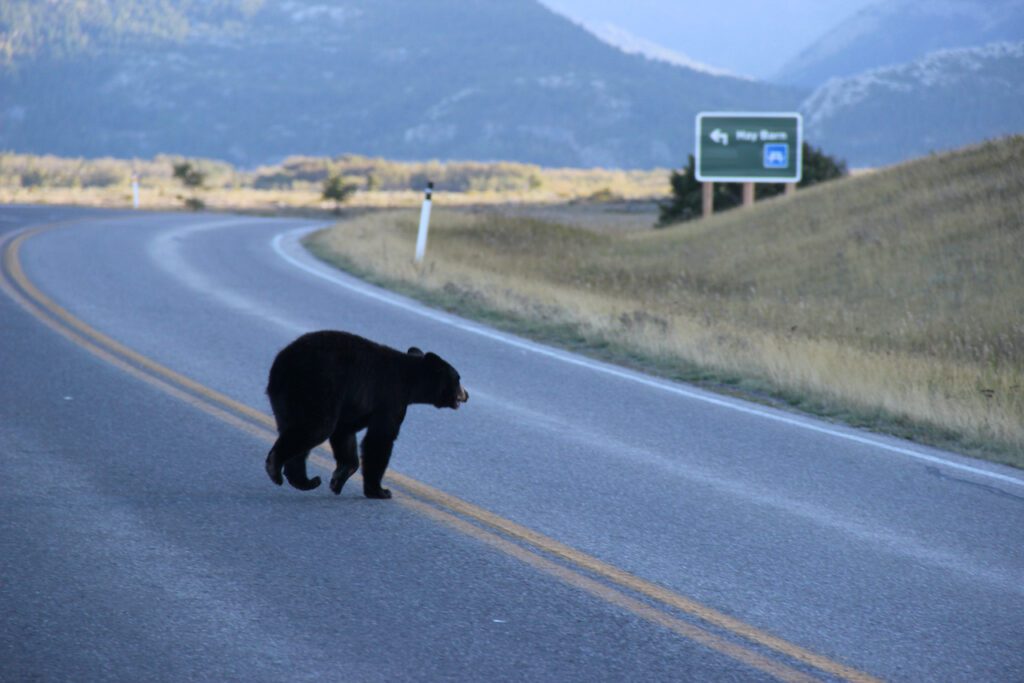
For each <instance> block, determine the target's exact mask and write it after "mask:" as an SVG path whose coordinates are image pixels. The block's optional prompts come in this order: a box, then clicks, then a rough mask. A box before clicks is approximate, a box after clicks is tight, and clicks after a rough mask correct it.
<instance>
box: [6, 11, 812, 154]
mask: <svg viewBox="0 0 1024 683" xmlns="http://www.w3.org/2000/svg"><path fill="white" fill-rule="evenodd" d="M58 5H59V6H60V7H59V9H55V7H56V5H54V4H52V3H41V2H37V1H36V0H4V2H3V3H2V4H0V64H2V65H3V66H2V67H0V149H8V150H11V151H17V152H30V153H53V154H61V155H72V156H74V155H83V156H102V155H112V156H119V157H130V156H140V157H152V156H153V155H155V154H158V153H170V154H183V155H196V156H204V157H214V158H221V159H225V160H228V161H231V162H233V163H235V164H239V165H248V166H254V165H257V164H260V163H268V162H274V161H277V160H280V159H282V158H284V157H286V156H288V155H294V154H307V155H336V154H341V153H357V154H365V155H372V156H384V157H389V158H394V159H429V158H440V159H477V160H492V159H507V160H514V161H525V162H531V163H537V164H544V165H555V166H568V165H572V166H618V167H627V168H630V167H653V166H678V165H681V164H682V163H683V162H684V161H685V159H686V155H687V154H688V153H689V152H690V151H691V150H692V149H693V120H694V115H695V114H696V113H697V112H698V111H700V110H704V109H750V108H756V109H790V108H792V107H794V106H795V105H796V103H797V102H799V101H800V99H802V97H803V96H804V95H805V94H806V93H805V92H800V91H798V90H795V89H791V88H782V87H778V86H773V85H768V84H764V83H755V82H750V81H747V80H741V79H736V78H728V77H722V76H719V75H714V74H708V73H701V72H698V71H696V70H693V69H688V68H684V67H681V66H676V65H671V64H666V63H663V62H657V61H652V60H649V59H645V58H643V57H640V56H634V55H627V54H624V53H623V52H621V51H619V50H617V49H615V48H613V47H611V46H609V45H607V44H605V43H603V42H601V41H600V40H598V39H597V38H595V37H594V36H592V35H591V34H590V33H588V32H587V31H585V30H584V29H582V28H581V27H579V26H576V25H574V24H573V23H571V22H570V21H568V20H566V19H564V18H562V17H560V16H558V15H556V14H554V13H553V12H551V11H549V10H547V9H546V8H544V7H543V6H541V5H540V4H539V3H537V2H535V0H501V1H500V2H499V1H493V0H435V1H434V2H430V3H423V2H417V1H415V0H373V2H369V1H366V0H361V1H357V0H340V1H338V2H333V3H329V4H328V3H326V2H324V1H323V0H320V1H317V0H182V1H180V2H175V3H168V2H166V1H164V0H149V1H148V2H147V1H142V2H136V1H132V0H77V1H76V2H74V3H71V2H61V3H58Z"/></svg>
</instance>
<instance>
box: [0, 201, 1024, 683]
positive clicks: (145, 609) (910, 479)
mask: <svg viewBox="0 0 1024 683" xmlns="http://www.w3.org/2000/svg"><path fill="white" fill-rule="evenodd" d="M41 225H45V226H48V227H46V228H45V229H43V230H40V231H38V232H32V233H30V234H28V235H27V236H26V234H25V232H24V231H25V230H26V229H28V228H31V227H32V226H41ZM310 227H314V226H313V224H312V223H303V222H301V221H294V220H292V221H288V220H269V219H259V218H246V217H237V216H224V215H211V214H145V213H128V212H101V211H87V210H82V209H54V208H33V207H3V208H0V240H3V243H2V248H3V251H4V256H5V261H4V278H3V282H4V288H3V291H4V292H5V293H6V295H5V296H0V373H2V374H0V376H2V377H3V382H2V383H0V459H2V460H0V462H2V463H3V465H4V474H5V476H4V477H3V478H2V480H0V505H2V510H3V515H2V518H0V679H2V680H4V681H8V680H10V681H33V680H40V681H62V680H76V681H77V680H90V681H136V680H147V681H163V680H166V681H181V680H246V681H264V680H265V681H277V680H286V679H287V680H357V681H364V680H365V681H375V680H385V679H386V680H430V681H433V680H488V681H489V680H558V681H567V680H588V681H593V680H613V681H617V680H630V681H634V680H635V681H639V680H645V681H646V680H659V681H660V680H716V681H718V680H773V679H783V680H806V679H807V678H808V677H809V678H812V679H826V680H843V679H846V680H870V679H871V678H872V677H877V678H881V679H891V680H907V681H920V680H929V681H942V680H949V681H980V680H988V681H1022V680H1024V474H1022V473H1020V472H1017V471H1014V470H1010V469H1008V468H1002V467H998V466H994V465H990V464H987V463H981V462H977V461H973V460H970V459H965V458H961V457H958V456H956V455H953V454H948V453H942V452H938V451H934V450H930V449H927V448H923V447H921V446H918V445H915V444H909V443H906V442H902V441H898V440H895V439H890V438H886V437H882V436H877V435H872V434H867V433H864V432H859V431H856V430H852V429H848V428H845V427H842V426H839V425H834V424H830V423H826V422H821V421H817V420H813V419H809V418H806V417H802V416H797V415H793V414H789V413H785V412H780V411H776V410H773V409H770V408H765V407H762V406H758V405H753V404H747V403H744V402H741V401H737V400H734V399H732V398H725V397H721V396H716V395H714V394H709V393H706V392H703V391H700V390H697V389H693V388H691V387H688V386H686V385H680V384H673V383H670V382H664V381H661V380H658V379H655V378H651V377H647V376H645V375H641V374H638V373H634V372H631V371H624V370H620V369H618V368H614V367H612V366H608V365H605V364H601V363H597V362H594V361H590V360H588V359H585V358H581V357H579V356H575V355H572V354H568V353H565V352H562V351H558V350H555V349H551V348H549V347H544V346H540V345H537V344H533V343H531V342H526V341H523V340H520V339H517V338H514V337H511V336H509V335H506V334H503V333H497V332H494V331H491V330H489V329H487V328H484V327H482V326H479V325H476V324H473V323H467V322H466V321H463V320H460V319H458V318H454V317H452V316H449V315H447V314H444V313H439V312H436V311H431V310H430V309H426V308H423V307H421V306H419V305H418V304H415V303H413V302H410V301H408V300H406V299H403V298H401V297H397V296H394V295H391V294H389V293H386V292H383V291H382V290H379V289H375V288H372V287H369V286H367V285H364V284H362V283H360V282H359V281H358V280H354V279H352V278H350V277H348V276H345V275H343V274H340V273H337V272H336V271H333V270H331V269H330V268H327V267H324V266H322V265H321V264H319V263H318V262H316V261H315V260H314V259H312V258H310V257H309V256H308V255H306V254H305V252H303V251H302V249H301V247H300V246H298V244H297V235H298V233H297V231H301V230H302V229H308V228H310ZM15 238H17V239H15ZM322 328H334V329H344V330H348V331H351V332H355V333H357V334H362V335H364V336H367V337H370V338H373V339H375V340H377V341H380V342H382V343H386V344H389V345H391V346H395V347H397V348H401V349H404V348H407V347H408V346H413V345H415V346H419V347H420V348H423V349H424V350H430V351H435V352H437V353H439V354H440V355H442V356H443V357H445V358H446V359H447V360H449V361H450V362H451V363H452V364H453V365H455V367H456V368H458V370H459V372H460V373H461V375H462V377H463V381H464V384H465V386H466V387H467V389H468V390H469V392H470V394H471V400H470V402H469V404H467V405H466V406H464V407H463V409H461V410H459V411H457V412H456V411H450V410H443V411H439V410H435V409H434V408H431V407H424V406H418V407H413V408H412V409H410V411H409V415H408V417H407V419H406V422H405V426H404V427H403V430H402V435H401V436H400V438H399V440H398V442H397V444H396V448H395V454H394V457H393V459H392V468H391V470H389V475H388V476H387V477H386V478H385V485H386V486H390V487H391V488H392V490H393V491H394V492H395V499H394V500H391V501H376V500H367V499H364V498H363V497H362V495H361V483H360V482H359V481H357V480H353V481H352V482H350V483H349V485H348V487H347V488H346V489H345V491H344V492H343V493H342V495H341V496H340V497H335V496H333V495H332V494H331V493H330V492H329V491H328V490H327V487H326V485H324V486H323V487H321V488H320V489H319V490H317V491H314V492H310V493H300V492H298V491H294V490H290V489H287V488H284V489H280V488H277V487H275V486H273V485H272V484H271V483H270V482H269V480H268V479H267V477H266V475H265V473H264V471H263V458H264V456H265V454H266V451H267V449H268V448H269V443H270V442H269V441H268V439H270V438H272V435H271V434H270V431H269V430H268V428H267V422H266V421H267V415H268V414H269V406H268V405H267V402H266V398H265V396H264V395H263V388H264V386H265V382H266V374H267V371H268V369H269V366H270V362H271V360H272V359H273V357H274V354H275V353H276V352H277V351H278V350H279V349H280V348H281V347H283V346H284V345H285V344H286V343H288V342H289V341H290V340H291V339H293V338H294V337H296V336H298V335H299V334H301V333H302V332H305V331H309V330H313V329H322ZM316 457H317V458H322V457H323V455H322V454H321V455H320V456H316ZM312 473H317V474H321V475H324V474H326V471H319V470H316V468H315V466H312V467H311V474H312ZM325 480H326V477H325Z"/></svg>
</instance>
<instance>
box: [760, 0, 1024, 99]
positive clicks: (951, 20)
mask: <svg viewBox="0 0 1024 683" xmlns="http://www.w3.org/2000/svg"><path fill="white" fill-rule="evenodd" d="M1001 41H1011V42H1016V41H1024V0H932V1H931V2H920V0H884V1H882V2H877V3H875V4H872V5H869V6H868V7H866V8H865V9H863V10H861V11H860V12H858V13H856V14H854V15H853V16H852V17H850V18H849V19H847V20H846V21H844V22H842V23H840V24H839V25H838V26H836V27H835V28H834V29H832V30H831V31H829V32H828V33H826V34H825V35H824V36H822V37H821V38H820V39H819V40H818V41H816V42H815V43H814V44H812V45H811V46H810V47H808V48H807V49H806V50H804V51H803V52H801V53H800V55H798V56H797V57H796V58H795V59H794V60H792V61H791V62H790V63H789V64H787V65H786V66H785V67H783V69H782V70H781V72H780V73H779V74H778V75H777V76H776V78H775V79H773V80H775V81H777V82H781V83H789V84H793V85H800V86H805V87H816V86H819V85H822V84H823V83H824V82H825V81H826V80H828V79H829V78H833V77H845V76H852V75H855V74H857V73H860V72H863V71H866V70H869V69H875V68H879V67H883V66H892V65H896V64H904V63H907V62H911V61H914V60H916V59H919V58H921V57H923V56H924V55H925V54H927V53H929V52H934V51H936V50H941V49H949V48H958V47H979V46H981V45H986V44H989V43H993V42H1001Z"/></svg>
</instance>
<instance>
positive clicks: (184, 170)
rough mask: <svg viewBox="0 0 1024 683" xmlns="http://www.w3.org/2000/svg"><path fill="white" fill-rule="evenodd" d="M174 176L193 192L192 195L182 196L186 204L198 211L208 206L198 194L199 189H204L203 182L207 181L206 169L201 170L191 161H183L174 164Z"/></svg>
mask: <svg viewBox="0 0 1024 683" xmlns="http://www.w3.org/2000/svg"><path fill="white" fill-rule="evenodd" d="M174 177H175V178H177V179H178V180H180V181H181V184H182V185H184V186H185V188H186V189H188V190H190V191H191V192H192V196H191V197H181V199H184V201H185V206H187V207H188V208H190V209H192V210H193V211H198V210H200V209H202V208H203V207H204V206H206V204H205V203H204V202H203V200H202V199H200V198H199V194H198V193H199V190H201V189H203V184H204V183H206V173H205V172H204V171H201V170H200V169H199V168H198V167H196V166H194V165H193V164H192V163H191V162H188V161H183V162H181V163H178V164H174Z"/></svg>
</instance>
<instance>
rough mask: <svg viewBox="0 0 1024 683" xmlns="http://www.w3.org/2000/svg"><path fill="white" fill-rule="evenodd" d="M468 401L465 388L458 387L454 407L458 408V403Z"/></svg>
mask: <svg viewBox="0 0 1024 683" xmlns="http://www.w3.org/2000/svg"><path fill="white" fill-rule="evenodd" d="M468 400H469V392H468V391H466V389H465V387H463V386H462V385H461V384H460V385H459V395H458V396H456V397H455V407H456V408H458V407H459V404H460V403H465V402H466V401H468Z"/></svg>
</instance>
